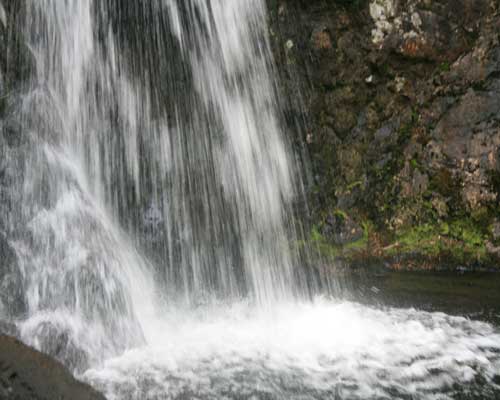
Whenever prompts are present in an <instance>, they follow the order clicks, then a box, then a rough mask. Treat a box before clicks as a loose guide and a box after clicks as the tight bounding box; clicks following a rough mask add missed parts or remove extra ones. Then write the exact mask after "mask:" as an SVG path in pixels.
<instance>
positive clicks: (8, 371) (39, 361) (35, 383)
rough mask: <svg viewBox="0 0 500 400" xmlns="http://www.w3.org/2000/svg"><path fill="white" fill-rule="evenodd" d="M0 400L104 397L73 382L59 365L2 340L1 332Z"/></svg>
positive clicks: (12, 341)
mask: <svg viewBox="0 0 500 400" xmlns="http://www.w3.org/2000/svg"><path fill="white" fill-rule="evenodd" d="M0 328H1V326H0ZM0 399H6V400H8V399H12V400H54V399H59V400H104V396H103V395H101V394H100V393H98V392H97V391H96V390H94V389H92V388H91V387H90V386H89V385H87V384H84V383H81V382H79V381H77V380H76V379H75V378H73V376H72V375H71V373H70V372H69V371H68V370H67V369H66V368H65V367H63V365H62V364H60V363H59V362H57V361H55V360H53V359H51V358H50V357H48V356H46V355H43V354H42V353H40V352H38V351H36V350H34V349H32V348H30V347H27V346H25V345H24V344H22V343H21V342H19V341H17V340H16V339H14V338H12V337H8V336H2V335H1V330H0Z"/></svg>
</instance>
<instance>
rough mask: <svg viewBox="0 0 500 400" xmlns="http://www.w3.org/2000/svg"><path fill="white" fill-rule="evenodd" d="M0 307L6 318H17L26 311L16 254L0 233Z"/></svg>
mask: <svg viewBox="0 0 500 400" xmlns="http://www.w3.org/2000/svg"><path fill="white" fill-rule="evenodd" d="M0 305H1V306H3V307H2V308H3V310H4V313H5V314H6V316H7V317H19V316H21V315H23V314H24V312H25V311H26V303H25V298H24V291H23V282H22V276H21V272H20V270H19V266H18V264H17V257H16V253H15V252H14V250H13V249H12V247H11V246H10V244H9V243H8V241H7V238H6V237H5V235H3V234H2V233H0Z"/></svg>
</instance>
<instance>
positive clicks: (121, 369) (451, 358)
mask: <svg viewBox="0 0 500 400" xmlns="http://www.w3.org/2000/svg"><path fill="white" fill-rule="evenodd" d="M150 328H151V329H153V331H154V332H156V335H153V336H151V337H149V344H148V345H147V346H146V347H144V348H139V349H134V350H130V351H128V352H127V353H125V354H124V355H123V356H121V357H119V358H115V359H111V360H108V361H107V362H106V363H105V364H104V365H103V366H101V367H99V368H95V369H92V370H89V371H87V372H86V374H85V376H84V377H85V379H87V380H89V381H90V382H91V383H93V384H94V385H96V386H97V387H98V388H100V389H102V390H104V392H105V394H106V395H107V396H108V398H109V399H118V398H120V399H121V398H124V397H125V398H131V399H135V398H137V399H149V398H162V399H176V398H182V397H181V396H182V395H187V394H190V395H191V396H192V398H203V399H211V398H213V399H215V398H217V399H219V398H235V397H237V398H246V397H245V396H249V398H250V395H252V394H253V395H255V396H257V397H255V398H260V397H259V396H260V395H262V394H264V393H267V394H268V395H269V396H276V397H271V398H286V399H299V398H300V399H304V398H331V397H329V396H331V395H332V394H333V393H336V394H337V395H340V396H342V397H341V398H363V399H365V398H394V397H391V396H401V397H402V396H415V398H431V395H437V394H439V395H440V396H441V398H451V395H452V387H453V385H460V386H462V387H465V386H467V385H469V384H472V383H473V382H474V380H475V379H476V378H477V377H479V376H480V377H481V379H484V381H485V385H484V387H485V390H493V389H494V388H495V386H494V383H493V377H494V376H495V374H496V375H498V374H499V373H500V332H499V331H498V330H495V328H493V327H492V326H491V325H488V324H486V323H482V322H475V321H470V320H467V319H465V318H461V317H451V316H448V315H445V314H441V313H427V312H421V311H417V310H413V309H410V310H399V309H388V310H380V309H375V308H369V307H365V306H361V305H358V304H355V303H348V302H333V301H332V302H330V301H324V300H318V301H316V302H315V303H314V304H297V305H281V306H277V307H276V308H274V309H272V310H268V311H266V312H262V311H254V310H252V309H251V308H249V307H247V306H246V305H244V304H238V305H233V306H228V307H216V308H213V307H210V308H206V309H200V310H198V311H197V312H193V313H191V314H187V313H170V314H168V317H167V318H165V320H164V321H163V322H162V323H161V324H160V325H157V326H155V327H150ZM496 390H500V388H499V387H497V388H496ZM224 396H226V397H224ZM238 396H242V397H238ZM308 396H309V397H308ZM397 398H400V397H397Z"/></svg>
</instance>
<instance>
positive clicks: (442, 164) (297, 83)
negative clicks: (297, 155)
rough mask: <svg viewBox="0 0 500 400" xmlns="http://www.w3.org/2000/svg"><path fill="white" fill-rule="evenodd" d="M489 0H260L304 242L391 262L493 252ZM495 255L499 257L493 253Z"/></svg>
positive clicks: (495, 142)
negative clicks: (301, 201)
mask: <svg viewBox="0 0 500 400" xmlns="http://www.w3.org/2000/svg"><path fill="white" fill-rule="evenodd" d="M499 8H500V6H499V2H498V1H490V0H441V1H429V0H370V1H367V0H358V1H355V0H353V1H347V0H344V1H340V0H336V1H314V2H312V1H308V0H302V1H301V0H297V1H292V0H270V5H269V9H270V19H271V38H272V41H273V45H274V50H275V55H276V61H277V65H278V70H279V74H280V82H281V86H282V87H281V91H282V94H283V96H284V98H285V103H286V107H287V112H286V114H287V116H288V117H289V119H291V120H293V119H294V118H295V120H296V121H302V122H303V126H304V127H305V128H304V129H302V130H301V134H300V137H299V138H298V140H297V141H298V142H299V143H304V146H306V147H307V150H308V153H309V156H310V160H311V164H312V169H313V182H312V184H311V185H310V187H309V193H308V195H309V198H310V201H311V204H312V209H313V212H312V229H311V233H310V240H311V241H312V242H315V243H316V244H317V245H318V247H319V248H320V250H321V251H322V252H323V253H324V254H326V255H333V256H341V257H343V258H347V259H348V260H349V261H355V260H363V261H366V259H368V258H375V259H379V260H384V261H386V262H389V264H390V265H391V266H393V267H400V266H401V267H412V266H416V267H422V266H424V267H440V266H446V265H450V266H451V265H455V266H456V265H457V263H458V265H467V266H477V265H482V266H492V265H495V263H497V261H498V259H499V256H500V207H499V201H500V196H499V191H500V42H499V32H500V14H499ZM496 265H498V264H496Z"/></svg>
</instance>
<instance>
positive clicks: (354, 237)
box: [323, 211, 363, 245]
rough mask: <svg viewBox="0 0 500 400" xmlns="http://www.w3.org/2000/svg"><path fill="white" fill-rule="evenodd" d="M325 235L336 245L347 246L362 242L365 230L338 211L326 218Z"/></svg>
mask: <svg viewBox="0 0 500 400" xmlns="http://www.w3.org/2000/svg"><path fill="white" fill-rule="evenodd" d="M323 234H324V235H325V236H327V237H329V238H331V241H332V242H333V243H334V244H336V245H346V244H348V243H353V242H356V241H358V240H360V239H361V238H362V237H363V228H362V227H360V226H359V225H358V224H357V223H356V222H355V221H354V220H353V219H352V218H351V217H349V216H348V215H347V214H346V213H344V212H341V211H338V212H336V213H334V214H333V215H329V216H328V217H327V218H326V224H325V226H324V228H323Z"/></svg>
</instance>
